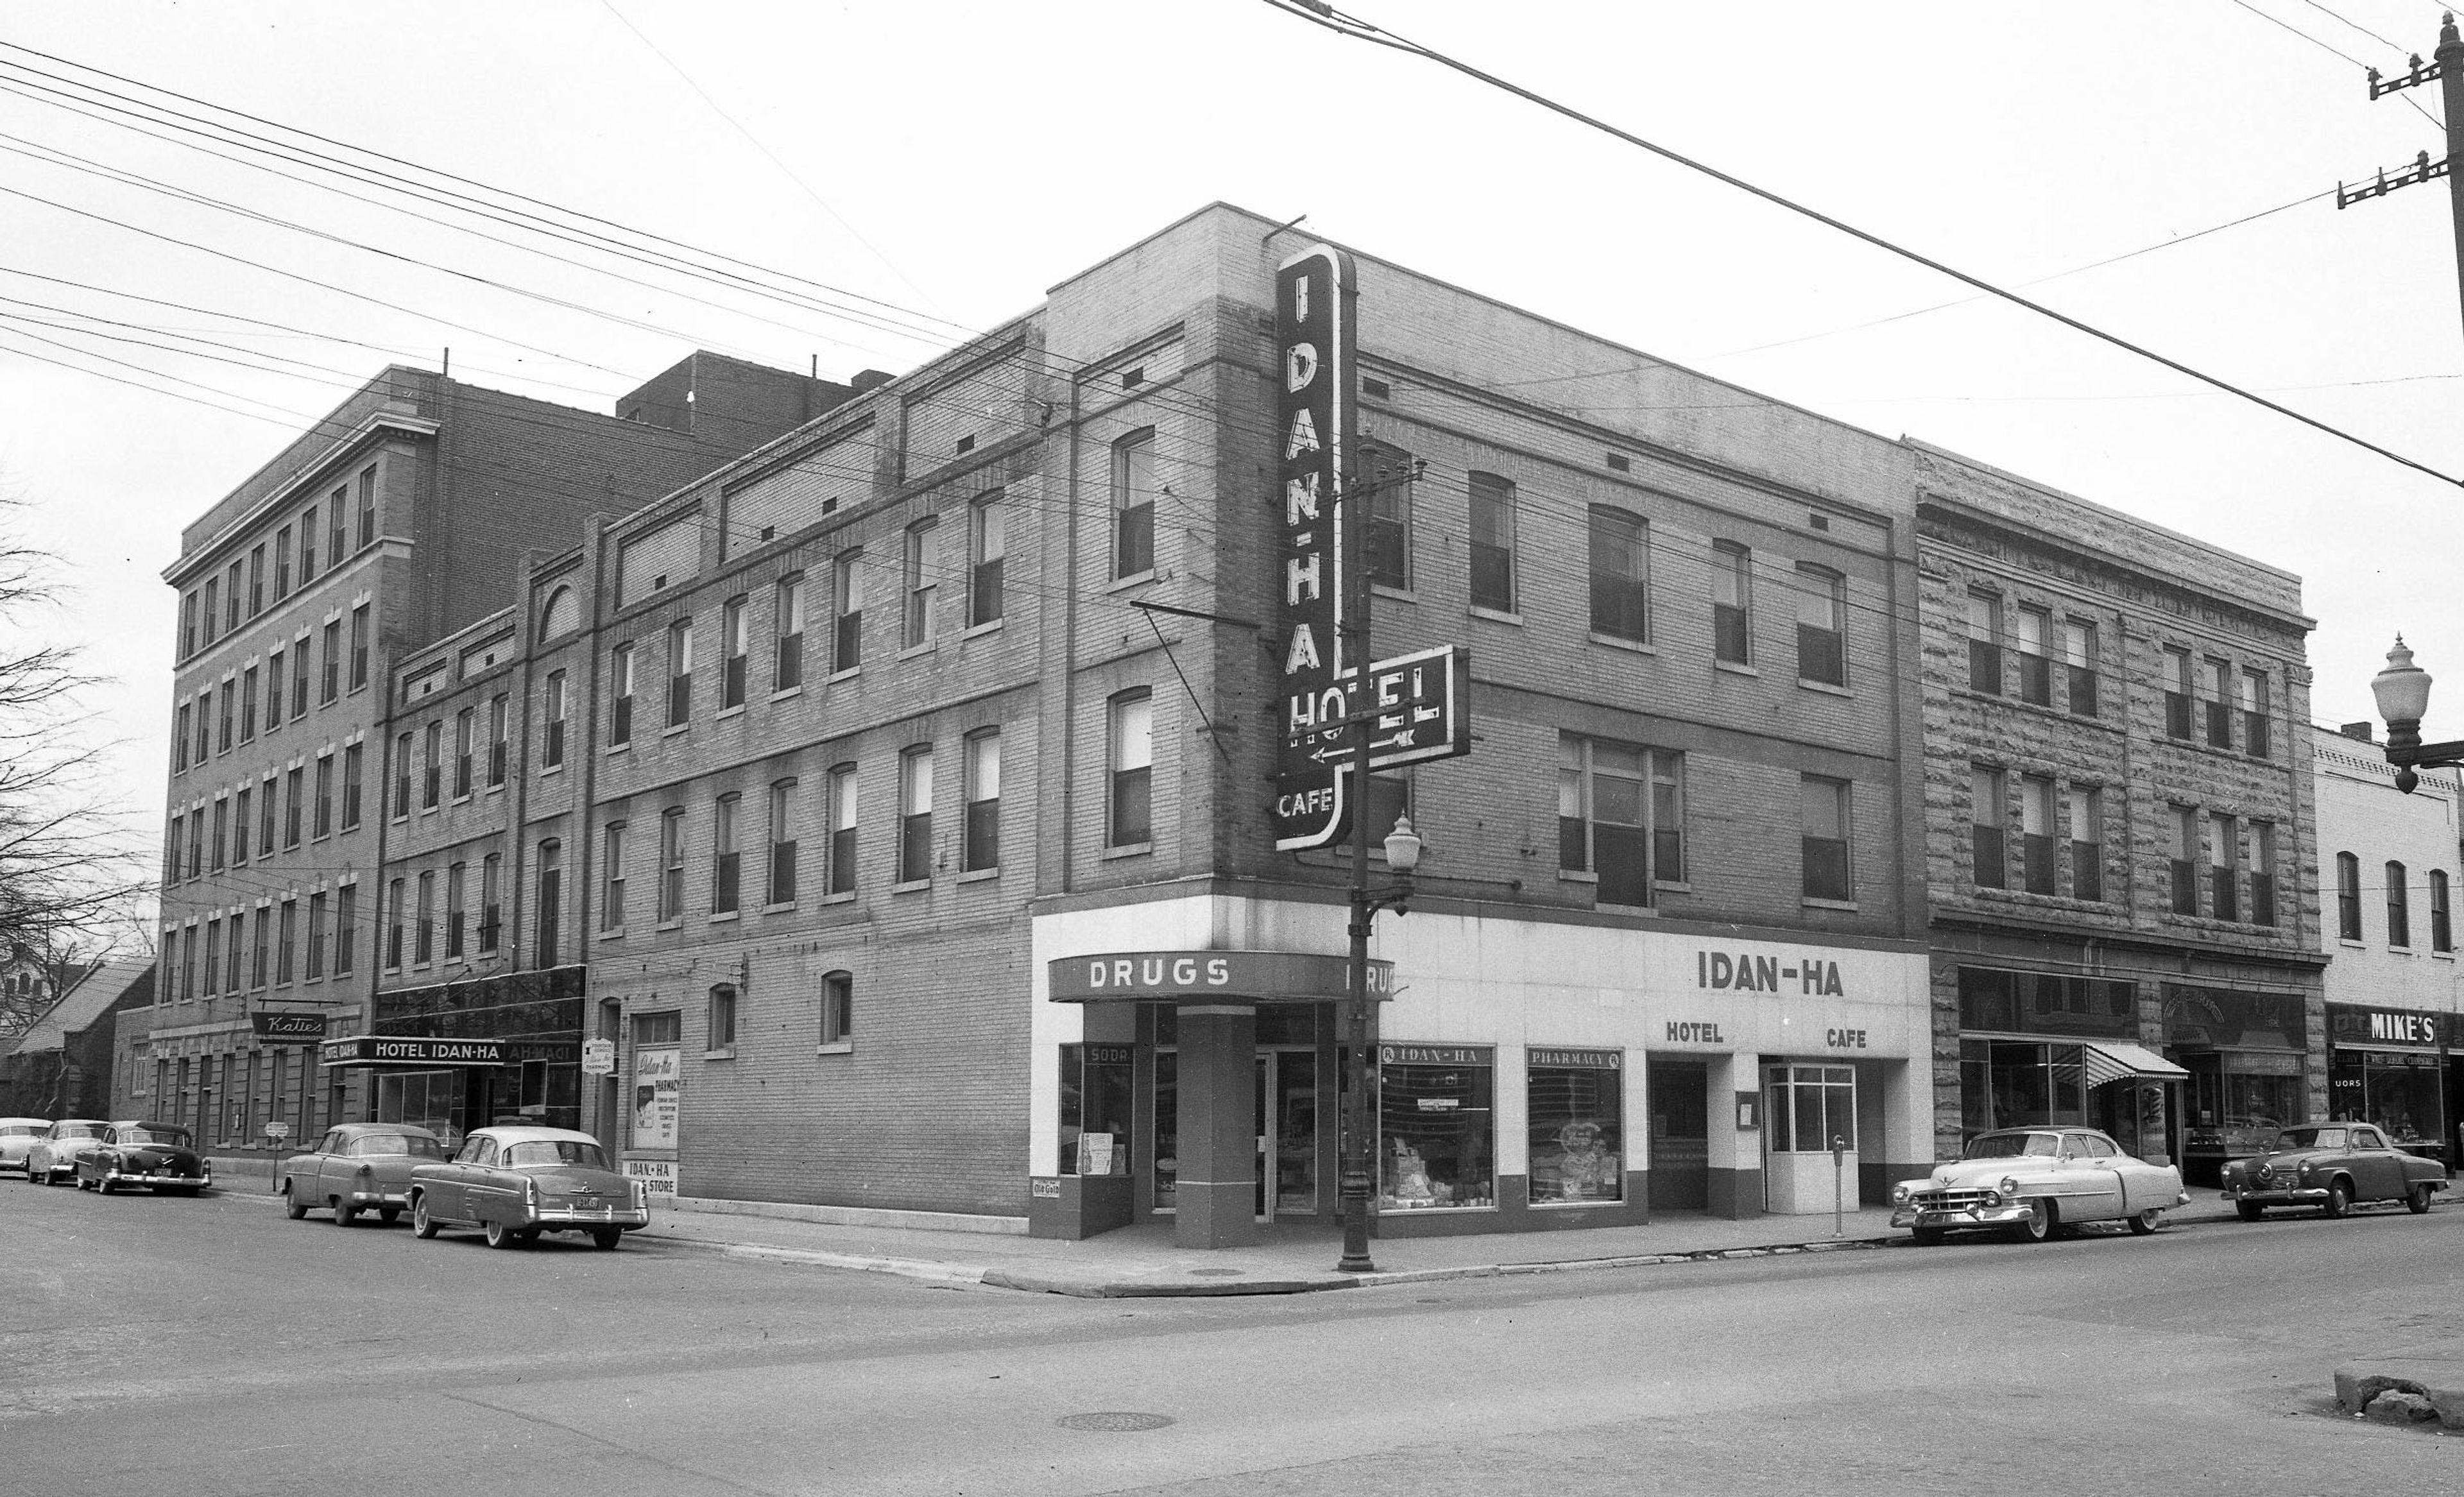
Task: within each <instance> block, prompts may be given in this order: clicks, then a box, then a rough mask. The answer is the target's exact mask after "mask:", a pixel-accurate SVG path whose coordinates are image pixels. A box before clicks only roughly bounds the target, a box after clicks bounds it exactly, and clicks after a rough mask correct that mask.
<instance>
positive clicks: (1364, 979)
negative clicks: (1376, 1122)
mask: <svg viewBox="0 0 2464 1497" xmlns="http://www.w3.org/2000/svg"><path fill="white" fill-rule="evenodd" d="M1357 731H1358V732H1359V735H1360V739H1359V741H1360V745H1361V747H1360V751H1359V752H1360V760H1359V762H1360V774H1359V776H1358V778H1357V779H1356V780H1355V781H1354V783H1356V784H1358V785H1360V786H1362V787H1364V790H1365V787H1366V786H1367V785H1368V783H1369V775H1368V769H1369V748H1368V743H1369V724H1368V723H1366V722H1364V723H1362V724H1361V725H1360V727H1359V729H1358V730H1357ZM1368 811H1369V805H1368V798H1367V796H1366V795H1365V794H1364V795H1363V796H1362V799H1361V804H1360V805H1359V806H1358V808H1356V809H1355V810H1354V811H1353V834H1352V925H1351V935H1352V991H1351V995H1350V1003H1351V1009H1352V1048H1351V1050H1350V1052H1349V1054H1348V1056H1347V1058H1346V1064H1345V1067H1344V1070H1345V1075H1344V1086H1345V1089H1346V1090H1345V1091H1344V1096H1343V1178H1342V1182H1341V1184H1340V1185H1339V1186H1338V1187H1337V1195H1338V1196H1339V1198H1340V1200H1341V1204H1342V1207H1343V1257H1342V1259H1341V1260H1340V1261H1339V1262H1337V1263H1336V1264H1335V1266H1334V1268H1335V1271H1336V1272H1337V1273H1369V1272H1372V1271H1374V1270H1375V1268H1376V1265H1375V1264H1374V1263H1372V1262H1370V1259H1369V1194H1370V1190H1371V1184H1370V1181H1371V1178H1372V1177H1371V1171H1372V1169H1373V1162H1372V1160H1371V1158H1370V1142H1369V1134H1370V1120H1369V1047H1370V1046H1372V1045H1373V1044H1375V1043H1376V1032H1375V1026H1374V1025H1372V1024H1371V1023H1370V1008H1369V927H1370V923H1371V922H1372V921H1374V920H1375V919H1376V917H1377V912H1378V911H1380V910H1387V909H1391V910H1393V911H1394V912H1395V913H1396V914H1407V913H1408V912H1409V907H1410V905H1411V902H1412V874H1413V872H1414V870H1417V869H1419V866H1420V836H1419V833H1418V832H1416V831H1414V830H1413V829H1412V818H1411V817H1409V816H1397V817H1396V818H1395V829H1394V830H1393V831H1390V832H1388V833H1387V834H1386V866H1387V867H1388V868H1389V869H1392V870H1394V873H1395V882H1394V884H1393V885H1391V886H1390V887H1388V888H1385V889H1372V888H1370V887H1369V815H1368Z"/></svg>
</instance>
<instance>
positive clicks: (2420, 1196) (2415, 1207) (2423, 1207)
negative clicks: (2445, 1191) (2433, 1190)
mask: <svg viewBox="0 0 2464 1497" xmlns="http://www.w3.org/2000/svg"><path fill="white" fill-rule="evenodd" d="M2404 1209H2406V1210H2407V1211H2409V1212H2411V1213H2412V1214H2413V1215H2414V1216H2423V1215H2426V1214H2428V1212H2429V1210H2430V1186H2429V1185H2428V1184H2427V1183H2424V1184H2420V1185H2415V1186H2414V1187H2412V1189H2411V1190H2410V1191H2409V1192H2407V1193H2406V1195H2405V1198H2404Z"/></svg>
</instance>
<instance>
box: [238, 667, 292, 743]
mask: <svg viewBox="0 0 2464 1497" xmlns="http://www.w3.org/2000/svg"><path fill="white" fill-rule="evenodd" d="M274 721H275V723H277V724H279V723H280V722H281V721H282V702H281V698H280V697H276V698H275V707H274ZM255 737H256V667H254V666H250V667H249V668H248V669H247V670H245V671H241V672H240V673H239V740H240V741H241V742H242V743H247V742H251V741H253V739H254V738H255Z"/></svg>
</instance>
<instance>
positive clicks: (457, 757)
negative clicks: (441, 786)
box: [453, 707, 479, 801]
mask: <svg viewBox="0 0 2464 1497" xmlns="http://www.w3.org/2000/svg"><path fill="white" fill-rule="evenodd" d="M478 731H479V722H478V709H476V708H474V707H465V708H463V709H462V710H461V711H460V712H458V713H455V714H454V715H453V799H455V800H457V801H459V800H461V799H462V798H463V797H465V796H467V795H469V794H470V793H471V754H472V750H473V747H474V746H475V745H474V744H473V741H472V740H473V737H476V735H477V733H478Z"/></svg>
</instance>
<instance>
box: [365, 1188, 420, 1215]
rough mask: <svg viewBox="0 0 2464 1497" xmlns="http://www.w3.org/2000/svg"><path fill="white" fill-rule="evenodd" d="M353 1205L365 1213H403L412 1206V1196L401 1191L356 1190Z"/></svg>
mask: <svg viewBox="0 0 2464 1497" xmlns="http://www.w3.org/2000/svg"><path fill="white" fill-rule="evenodd" d="M351 1204H352V1205H354V1206H357V1207H359V1208H360V1209H362V1210H363V1211H379V1210H387V1209H390V1210H394V1211H401V1210H404V1209H406V1208H407V1207H408V1206H409V1205H410V1194H409V1192H407V1191H399V1190H397V1191H391V1192H387V1191H382V1190H355V1191H353V1192H351Z"/></svg>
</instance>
